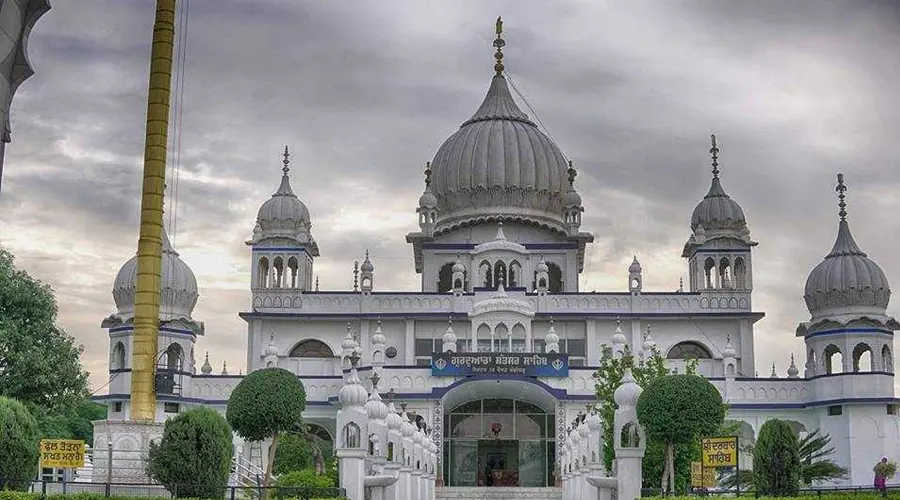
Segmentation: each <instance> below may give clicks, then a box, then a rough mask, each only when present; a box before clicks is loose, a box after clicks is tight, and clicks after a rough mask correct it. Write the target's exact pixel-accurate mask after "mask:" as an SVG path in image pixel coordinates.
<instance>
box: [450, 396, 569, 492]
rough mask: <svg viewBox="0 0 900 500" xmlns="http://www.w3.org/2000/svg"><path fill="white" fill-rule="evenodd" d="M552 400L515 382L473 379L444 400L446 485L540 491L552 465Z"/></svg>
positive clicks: (548, 480)
mask: <svg viewBox="0 0 900 500" xmlns="http://www.w3.org/2000/svg"><path fill="white" fill-rule="evenodd" d="M555 404H556V400H555V398H554V397H553V396H552V395H551V394H550V393H548V392H547V391H546V390H545V389H544V388H543V387H541V386H539V385H537V384H532V383H528V382H521V381H516V380H476V381H471V382H466V383H464V384H462V385H460V386H459V387H456V388H454V389H451V391H448V393H447V394H446V395H445V397H444V401H443V408H444V409H445V413H444V425H443V455H444V460H443V466H444V471H443V473H444V475H443V477H444V483H445V484H446V485H447V486H484V487H510V486H520V487H545V486H552V485H553V470H554V466H555V463H556V437H555V434H556V431H555V429H556V415H555V413H554V408H555Z"/></svg>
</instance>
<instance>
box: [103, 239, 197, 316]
mask: <svg viewBox="0 0 900 500" xmlns="http://www.w3.org/2000/svg"><path fill="white" fill-rule="evenodd" d="M162 236H163V247H162V282H161V290H160V301H159V318H160V320H162V321H171V320H173V319H190V318H191V313H192V312H193V310H194V306H195V305H197V298H198V297H199V293H198V290H197V278H196V277H195V276H194V272H193V271H192V270H191V268H190V267H189V266H188V265H187V264H185V262H184V261H183V260H181V258H180V257H179V256H178V252H176V251H175V249H174V248H172V243H171V242H170V241H169V236H168V234H166V232H165V230H163V235H162ZM137 259H138V258H137V255H135V256H134V257H132V258H131V259H129V260H128V261H127V262H125V264H124V265H122V268H121V269H119V273H118V274H117V275H116V280H115V282H114V284H113V291H112V294H113V300H114V301H115V303H116V308H117V309H118V313H119V315H120V316H122V317H123V320H127V319H130V318H132V317H134V294H135V288H136V284H137Z"/></svg>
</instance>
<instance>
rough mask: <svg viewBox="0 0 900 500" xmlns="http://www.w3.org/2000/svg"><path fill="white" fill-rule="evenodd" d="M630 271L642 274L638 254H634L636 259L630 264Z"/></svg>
mask: <svg viewBox="0 0 900 500" xmlns="http://www.w3.org/2000/svg"><path fill="white" fill-rule="evenodd" d="M628 272H629V273H632V274H640V273H641V263H640V262H638V260H637V255H635V256H634V260H632V261H631V265H630V266H628Z"/></svg>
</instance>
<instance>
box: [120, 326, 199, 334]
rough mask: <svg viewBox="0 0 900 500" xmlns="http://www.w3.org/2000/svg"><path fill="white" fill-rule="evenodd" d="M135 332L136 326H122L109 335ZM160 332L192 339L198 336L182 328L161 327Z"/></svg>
mask: <svg viewBox="0 0 900 500" xmlns="http://www.w3.org/2000/svg"><path fill="white" fill-rule="evenodd" d="M133 331H134V325H122V326H114V327H112V328H110V329H109V334H110V335H112V334H114V333H128V332H133ZM159 331H160V332H165V333H175V334H181V335H188V336H191V337H196V336H197V334H196V333H194V332H192V331H190V330H184V329H182V328H172V327H170V326H161V327H159Z"/></svg>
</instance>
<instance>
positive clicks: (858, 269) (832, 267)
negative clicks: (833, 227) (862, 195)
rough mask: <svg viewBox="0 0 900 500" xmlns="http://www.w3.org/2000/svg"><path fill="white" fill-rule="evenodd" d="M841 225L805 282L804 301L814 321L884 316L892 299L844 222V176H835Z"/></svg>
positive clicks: (880, 273)
mask: <svg viewBox="0 0 900 500" xmlns="http://www.w3.org/2000/svg"><path fill="white" fill-rule="evenodd" d="M837 179H838V185H837V188H836V189H835V190H836V191H837V192H838V199H839V200H840V201H839V202H838V207H840V210H839V212H838V215H839V216H840V222H839V223H838V234H837V239H835V241H834V246H833V247H832V248H831V252H829V253H828V255H826V256H825V259H824V260H823V261H822V262H820V263H819V265H817V266H816V267H815V268H813V270H812V272H810V273H809V277H808V278H807V279H806V288H805V290H804V294H803V298H804V299H805V300H806V307H807V308H808V309H809V312H810V315H811V316H812V318H813V320H814V321H815V320H816V319H822V318H826V317H829V316H841V315H847V314H873V315H876V316H883V315H884V314H885V311H886V309H887V305H888V302H889V301H890V299H891V290H890V287H889V286H888V281H887V277H886V276H885V275H884V271H882V270H881V268H880V267H878V264H876V263H875V262H874V261H872V260H871V259H869V257H868V256H867V255H866V254H865V252H863V251H862V249H860V248H859V245H857V244H856V241H855V240H854V239H853V235H852V234H851V233H850V224H849V223H848V222H847V211H846V210H845V209H846V207H847V204H846V202H845V195H844V192H846V191H847V187H846V186H845V185H844V175H843V174H838V176H837Z"/></svg>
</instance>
